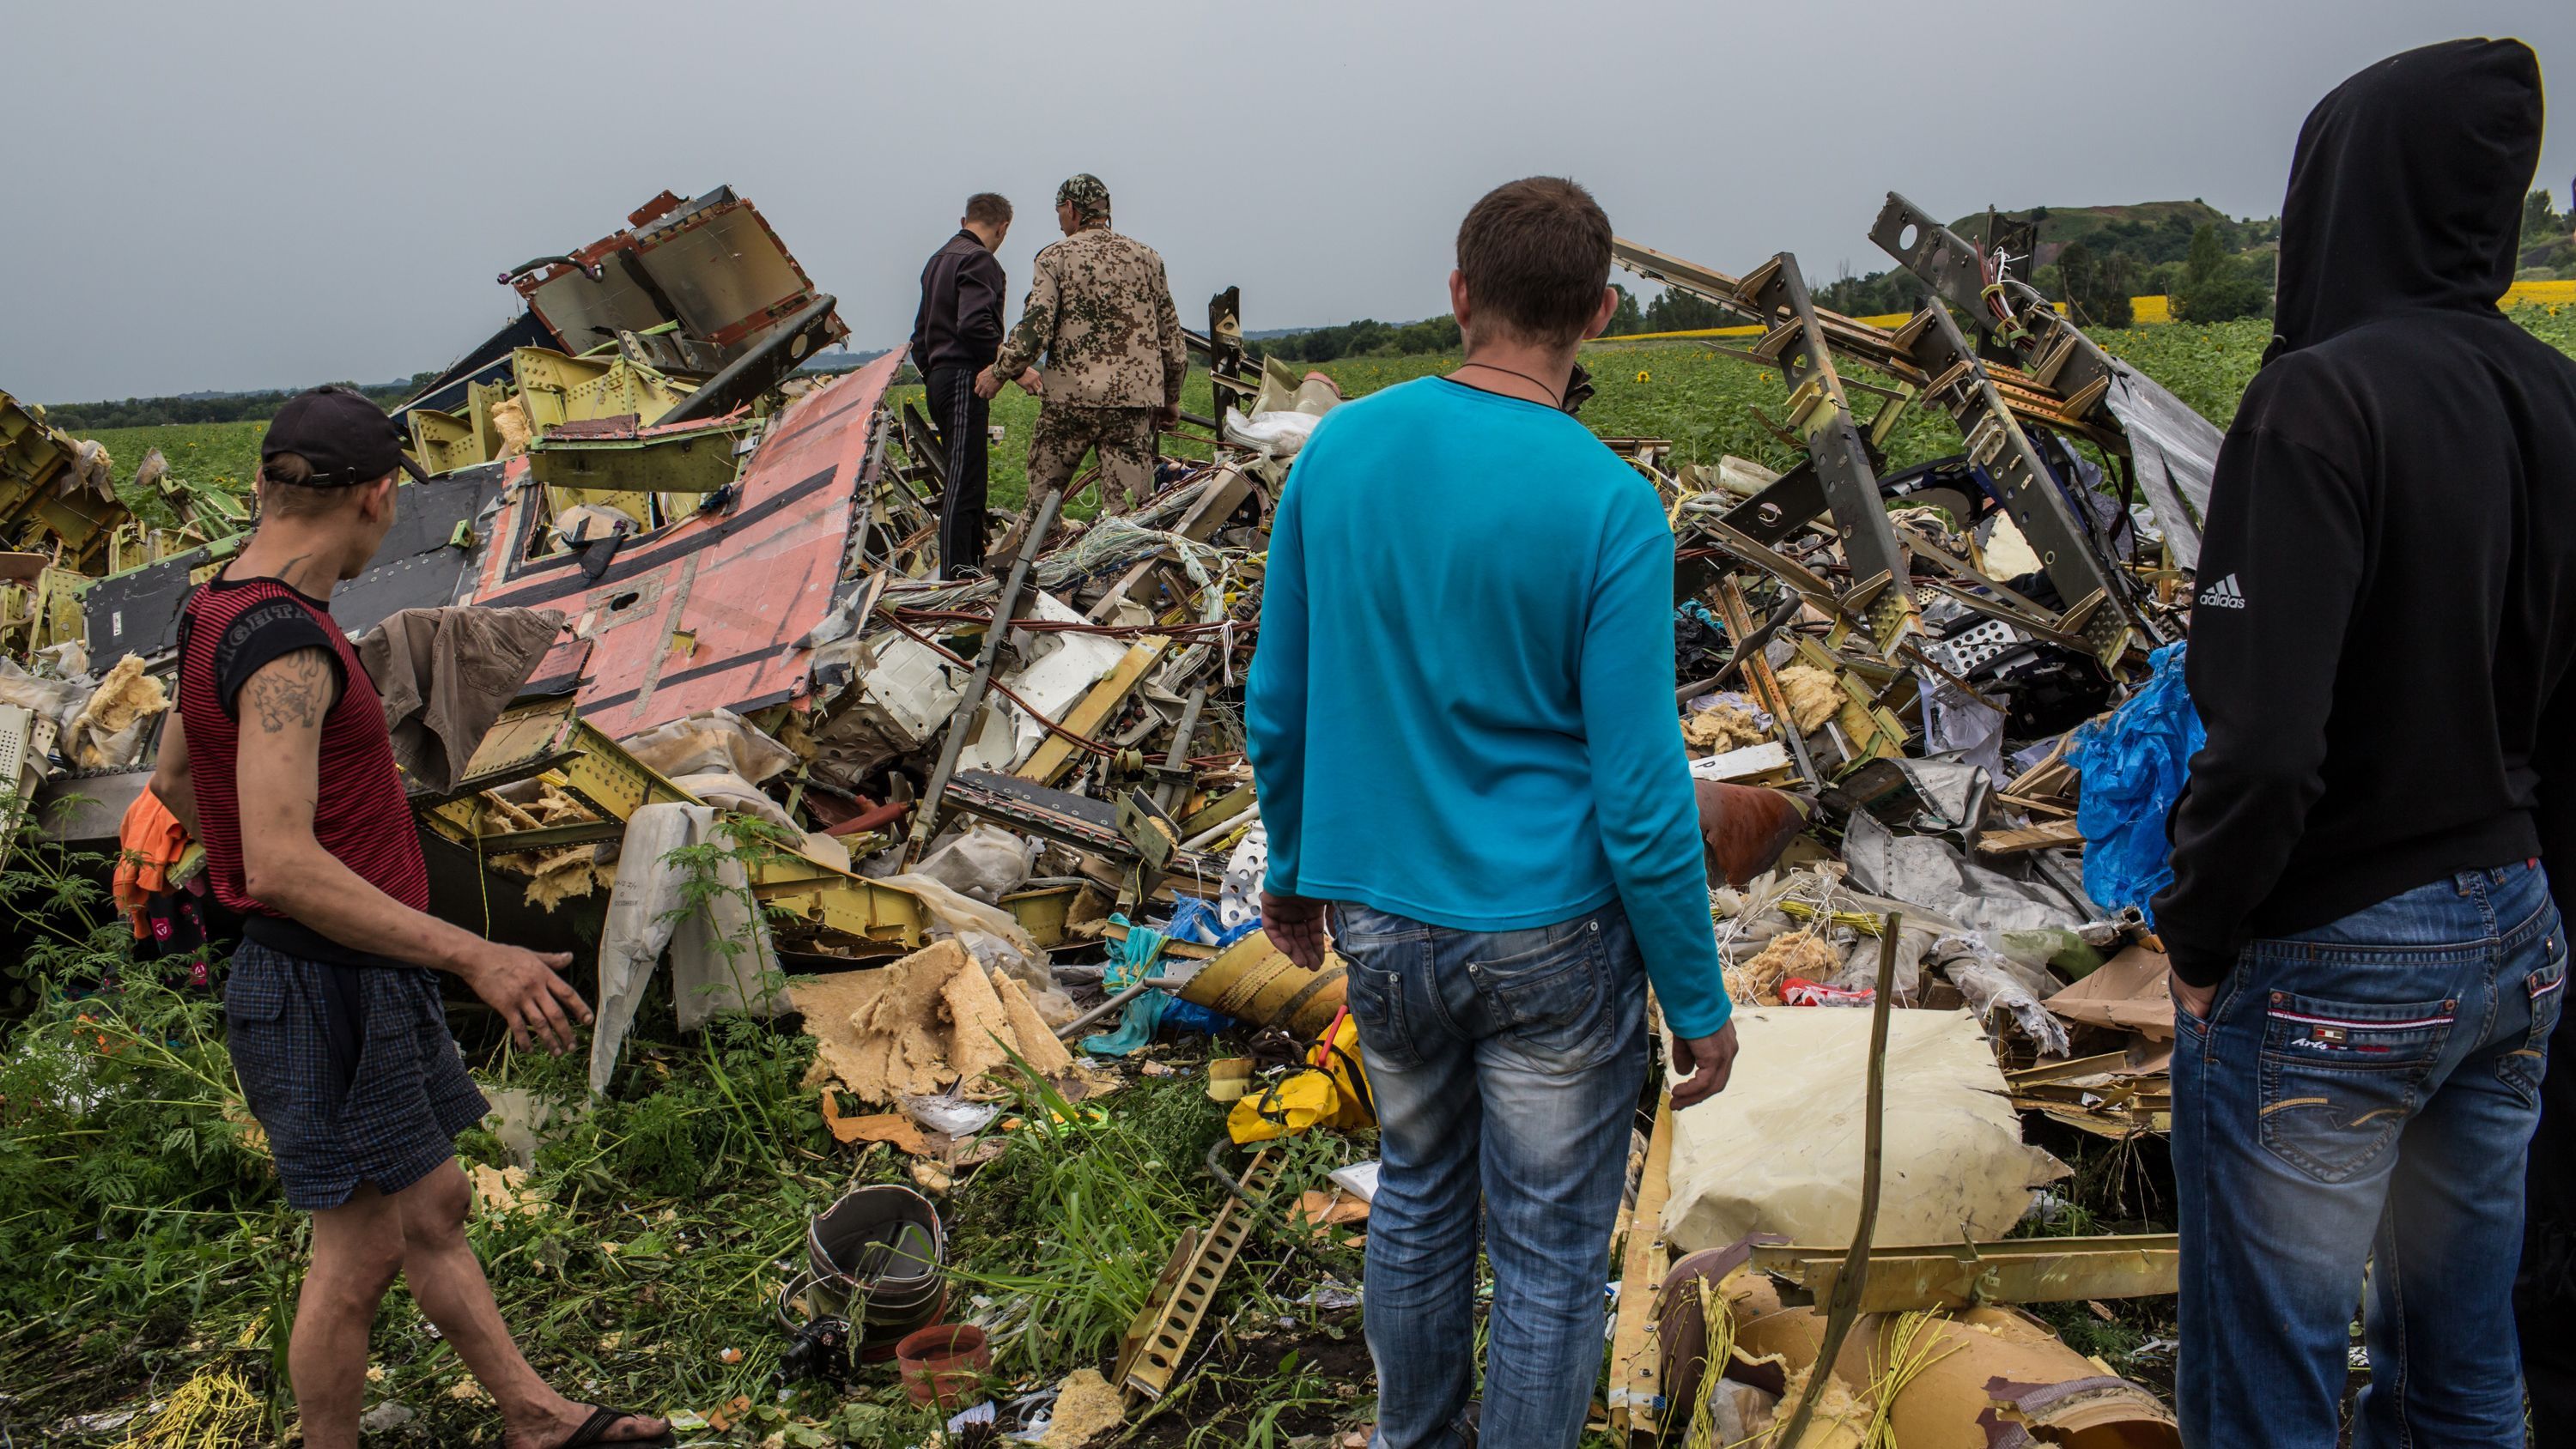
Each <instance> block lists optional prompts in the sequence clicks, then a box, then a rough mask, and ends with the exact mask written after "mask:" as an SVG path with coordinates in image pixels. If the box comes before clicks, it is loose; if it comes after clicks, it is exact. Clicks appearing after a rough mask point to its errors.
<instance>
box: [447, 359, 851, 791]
mask: <svg viewBox="0 0 2576 1449" xmlns="http://www.w3.org/2000/svg"><path fill="white" fill-rule="evenodd" d="M900 361H901V358H900V356H899V355H897V354H893V353H889V354H888V355H886V356H884V357H881V358H879V359H877V360H876V361H875V362H872V363H870V364H868V365H867V366H866V367H863V368H860V369H859V370H858V371H856V372H853V373H850V374H848V375H847V376H844V377H842V378H841V379H840V380H839V381H837V382H834V383H832V384H830V385H829V386H826V387H823V388H820V389H818V390H816V391H815V392H813V393H812V394H810V395H808V396H807V397H805V398H804V399H802V400H801V401H799V402H797V403H796V404H794V405H793V406H792V407H790V408H789V409H788V410H787V412H786V413H785V414H784V415H783V416H781V417H780V418H779V420H778V421H777V422H776V423H775V424H774V425H773V426H772V427H771V429H770V433H769V436H768V437H767V438H766V439H764V440H763V441H762V443H761V445H760V448H759V450H758V451H757V452H755V453H754V454H753V455H752V457H751V460H750V462H749V464H748V465H746V467H745V468H744V470H743V474H742V478H741V482H740V484H739V488H740V492H739V494H738V496H737V497H736V498H735V499H734V501H733V503H732V504H731V506H730V507H728V508H726V509H725V510H724V511H723V512H721V513H714V514H700V515H698V516H697V517H694V518H691V519H689V520H687V521H685V522H682V523H678V524H673V525H671V526H669V527H667V528H663V529H661V530H659V531H657V532H654V533H651V534H647V535H643V536H641V537H637V538H630V539H625V540H623V541H621V542H620V543H619V544H618V545H617V549H618V551H617V553H616V554H615V555H614V556H613V557H612V558H611V559H610V561H609V562H608V564H607V566H606V567H605V568H604V569H602V570H600V572H599V575H598V577H597V578H596V579H594V578H592V577H591V576H590V575H589V574H588V573H587V572H586V571H585V568H584V564H585V559H584V558H583V557H582V556H581V555H578V554H549V555H543V556H539V557H530V556H529V555H530V551H531V548H532V546H534V545H535V544H536V542H537V530H539V529H540V528H541V527H542V524H541V523H540V521H539V519H538V513H539V509H538V508H537V491H538V490H537V487H536V485H535V483H534V480H533V479H531V478H530V477H529V475H528V471H527V463H526V460H524V459H514V460H513V461H512V462H511V463H510V465H509V467H510V469H511V477H512V481H513V484H514V486H513V488H512V489H511V491H510V493H509V494H508V496H507V497H506V498H505V500H504V501H503V502H502V504H501V506H500V508H499V509H498V510H497V511H496V512H495V513H494V515H493V517H492V519H491V521H490V527H489V528H488V529H487V530H486V542H485V544H484V551H483V557H482V558H481V560H480V561H479V565H478V568H477V571H476V574H475V576H474V578H473V579H472V580H471V581H470V583H469V586H468V590H467V592H466V594H465V596H464V597H463V598H462V599H461V600H460V602H464V603H474V604H489V605H496V606H518V607H527V608H553V609H561V610H563V611H564V613H565V615H566V616H567V618H568V619H569V620H570V623H569V624H568V626H567V627H568V629H569V630H570V632H571V634H572V636H573V637H572V638H571V639H570V640H568V641H567V642H566V643H564V644H561V645H558V646H557V647H556V650H555V652H554V653H553V654H551V655H549V656H548V658H547V660H546V662H544V663H542V664H540V665H539V666H538V669H537V673H538V675H539V676H540V677H547V676H554V675H559V674H561V673H564V672H566V671H567V670H568V669H575V668H577V669H579V670H580V671H581V682H580V686H579V688H578V690H577V692H576V700H577V703H578V704H579V707H580V709H581V713H582V716H583V718H585V719H587V720H588V721H589V722H590V723H592V724H593V725H596V726H597V727H598V728H599V729H600V730H601V731H602V732H603V733H605V734H607V735H608V736H609V737H610V738H612V739H623V738H625V737H626V736H628V735H631V734H634V733H636V732H637V731H639V730H645V729H650V728H652V727H653V726H655V725H657V724H662V723H664V722H666V721H669V720H674V719H678V718H681V717H682V716H685V715H690V714H696V713H698V712H700V711H703V710H709V709H715V708H718V707H723V708H727V709H733V710H737V711H749V710H754V709H761V708H765V707H767V706H769V705H772V704H776V703H779V702H781V701H783V700H786V699H788V698H790V697H791V696H793V695H795V694H797V693H799V692H801V691H802V690H804V689H805V688H806V675H807V670H808V663H809V658H810V656H809V654H808V652H807V651H806V650H804V649H803V648H801V647H799V641H801V640H802V639H803V638H804V636H805V634H806V633H807V632H808V631H809V630H811V629H813V628H814V627H815V626H816V625H817V624H820V623H821V622H822V621H823V618H824V616H825V614H827V613H828V612H829V611H830V608H831V603H832V592H833V589H834V587H835V585H836V584H838V582H839V580H840V573H841V565H842V560H843V558H844V556H845V553H846V550H847V547H848V543H849V533H850V526H851V521H852V519H853V517H854V516H855V512H856V506H857V501H858V499H859V498H860V497H862V496H863V493H864V490H866V489H868V488H870V487H872V486H874V477H875V474H876V472H877V471H878V470H879V468H881V466H882V454H881V453H880V452H879V451H878V450H877V449H876V448H875V447H874V439H873V437H872V436H871V429H872V424H873V422H874V420H875V417H876V413H877V404H878V403H879V401H881V400H882V399H883V397H884V396H885V390H886V387H887V385H888V384H889V383H890V382H891V381H892V380H893V378H894V371H895V367H896V365H897V364H898V363H899V362H900ZM606 546H608V545H604V544H599V545H593V547H594V548H598V547H606ZM584 650H586V651H587V656H588V657H587V660H586V662H584V661H582V660H581V659H580V658H579V657H578V656H579V655H580V654H581V653H582V651H584Z"/></svg>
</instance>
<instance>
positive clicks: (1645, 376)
mask: <svg viewBox="0 0 2576 1449" xmlns="http://www.w3.org/2000/svg"><path fill="white" fill-rule="evenodd" d="M1652 380H1653V374H1651V373H1647V372H1642V371H1641V372H1639V373H1638V374H1637V381H1639V382H1649V381H1652Z"/></svg>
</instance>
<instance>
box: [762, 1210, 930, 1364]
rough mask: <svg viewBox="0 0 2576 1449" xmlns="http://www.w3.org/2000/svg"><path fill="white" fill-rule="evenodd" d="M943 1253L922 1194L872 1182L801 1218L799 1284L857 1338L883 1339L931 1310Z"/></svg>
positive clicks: (871, 1342)
mask: <svg viewBox="0 0 2576 1449" xmlns="http://www.w3.org/2000/svg"><path fill="white" fill-rule="evenodd" d="M947 1257H948V1238H947V1229H946V1228H945V1227H944V1226H943V1225H942V1224H941V1223H940V1221H939V1210H938V1209H937V1208H935V1207H933V1206H931V1203H930V1199H928V1198H926V1197H923V1196H922V1195H921V1194H920V1193H917V1192H915V1191H913V1190H912V1189H911V1188H908V1187H903V1186H899V1185H897V1184H894V1183H877V1184H874V1185H872V1186H868V1187H862V1188H859V1189H857V1190H856V1191H854V1192H852V1193H850V1194H849V1195H848V1196H846V1197H844V1198H842V1199H841V1200H840V1201H839V1202H836V1203H834V1204H832V1206H831V1207H830V1208H828V1209H826V1210H825V1211H824V1212H823V1213H822V1214H821V1215H820V1216H818V1217H816V1218H815V1219H814V1221H813V1222H812V1223H811V1224H810V1225H808V1226H807V1228H806V1230H805V1274H804V1278H803V1281H804V1284H805V1292H806V1295H807V1299H808V1301H809V1302H810V1303H811V1304H812V1306H813V1308H814V1311H815V1312H816V1313H817V1314H821V1315H829V1316H832V1317H841V1318H848V1319H850V1320H851V1323H852V1327H853V1328H855V1329H856V1330H857V1332H858V1335H859V1341H860V1343H861V1345H862V1346H875V1345H880V1344H890V1343H892V1342H894V1341H895V1340H896V1339H899V1338H901V1337H903V1336H904V1335H905V1334H908V1333H910V1332H912V1331H913V1330H914V1329H917V1328H920V1327H922V1326H924V1325H925V1324H928V1323H930V1322H932V1321H933V1320H935V1319H936V1318H938V1316H939V1311H940V1309H941V1308H942V1307H943V1306H944V1305H945V1304H946V1301H947V1293H946V1291H945V1286H946V1276H947V1267H946V1264H947ZM790 1286H791V1287H792V1286H794V1285H790Z"/></svg>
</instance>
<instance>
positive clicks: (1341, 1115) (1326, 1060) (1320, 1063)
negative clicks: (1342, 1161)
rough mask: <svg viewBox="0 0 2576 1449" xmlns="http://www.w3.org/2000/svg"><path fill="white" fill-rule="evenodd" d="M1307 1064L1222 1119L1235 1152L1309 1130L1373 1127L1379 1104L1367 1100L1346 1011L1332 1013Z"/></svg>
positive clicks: (1356, 1035)
mask: <svg viewBox="0 0 2576 1449" xmlns="http://www.w3.org/2000/svg"><path fill="white" fill-rule="evenodd" d="M1306 1060H1307V1061H1309V1062H1311V1063H1313V1065H1312V1066H1310V1067H1308V1068H1307V1069H1306V1070H1305V1071H1302V1072H1297V1073H1294V1074H1293V1075H1290V1076H1287V1077H1283V1078H1281V1079H1280V1080H1278V1081H1276V1082H1273V1083H1271V1084H1270V1085H1269V1086H1267V1087H1265V1088H1263V1089H1262V1090H1260V1091H1258V1092H1255V1093H1253V1094H1252V1095H1250V1096H1247V1097H1245V1098H1243V1099H1242V1100H1240V1101H1238V1102H1236V1103H1235V1104H1234V1106H1233V1108H1232V1110H1230V1111H1228V1112H1227V1113H1226V1119H1225V1130H1226V1132H1227V1134H1228V1135H1230V1136H1231V1137H1233V1138H1234V1140H1235V1144H1236V1145H1237V1146H1243V1145H1245V1144H1249V1143H1254V1142H1268V1141H1270V1140H1271V1139H1273V1138H1277V1137H1287V1136H1290V1135H1293V1134H1295V1133H1299V1132H1303V1131H1305V1130H1307V1129H1308V1128H1310V1127H1336V1128H1343V1129H1348V1128H1353V1127H1374V1126H1376V1125H1377V1099H1376V1098H1374V1097H1372V1096H1370V1095H1369V1084H1368V1067H1367V1066H1366V1064H1364V1063H1363V1062H1362V1061H1361V1060H1360V1028H1359V1023H1357V1022H1355V1021H1353V1020H1351V1014H1350V1011H1349V1010H1348V1009H1347V1008H1345V1009H1344V1010H1341V1011H1338V1012H1335V1013H1334V1015H1333V1021H1332V1025H1330V1026H1328V1027H1326V1028H1325V1029H1324V1034H1323V1035H1322V1036H1321V1037H1319V1038H1317V1039H1316V1042H1315V1045H1314V1046H1313V1047H1312V1048H1310V1049H1309V1050H1308V1051H1307V1053H1306Z"/></svg>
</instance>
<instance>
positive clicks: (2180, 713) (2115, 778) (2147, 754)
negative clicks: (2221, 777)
mask: <svg viewBox="0 0 2576 1449" xmlns="http://www.w3.org/2000/svg"><path fill="white" fill-rule="evenodd" d="M2185 647H2187V646H2185V645H2182V644H2168V645H2166V646H2165V647H2164V648H2162V649H2159V650H2157V651H2156V652H2155V653H2153V654H2151V655H2149V656H2147V662H2148V663H2149V664H2150V665H2152V666H2153V667H2154V669H2155V673H2154V675H2153V677H2151V678H2150V679H2148V681H2147V683H2146V686H2145V687H2144V688H2142V689H2140V690H2139V691H2138V692H2137V693H2136V694H2133V695H2131V696H2130V697H2129V700H2128V702H2127V703H2126V704H2123V705H2121V706H2120V707H2119V708H2118V709H2117V710H2115V711H2113V712H2112V714H2111V717H2110V718H2109V719H2107V720H2103V721H2101V722H2099V723H2096V724H2088V725H2085V726H2084V727H2083V728H2081V729H2079V730H2077V731H2076V732H2075V739H2074V741H2073V743H2071V744H2069V745H2068V746H2067V750H2066V758H2067V761H2068V763H2070V764H2072V765H2073V766H2074V767H2075V768H2076V769H2077V770H2078V771H2080V772H2082V774H2083V776H2084V797H2083V799H2082V801H2081V802H2080V803H2079V804H2078V805H2077V807H2076V811H2075V824H2076V827H2077V828H2078V829H2080V830H2082V831H2083V832H2084V893H2085V894H2086V895H2089V896H2091V897H2092V898H2093V899H2094V900H2095V901H2097V902H2099V903H2100V904H2101V905H2102V906H2104V907H2106V908H2108V909H2110V910H2118V909H2120V908H2121V907H2123V906H2135V907H2137V908H2138V909H2139V910H2140V911H2142V912H2144V913H2145V914H2146V917H2147V924H2149V925H2154V924H2155V908H2154V906H2152V905H2150V904H2149V902H2151V901H2152V900H2154V898H2155V894H2156V892H2158V891H2160V890H2163V889H2164V888H2165V887H2166V886H2168V885H2171V884H2172V883H2173V861H2172V859H2171V855H2172V847H2171V846H2169V845H2168V844H2167V843H2166V841H2165V813H2166V812H2167V811H2169V810H2171V809H2173V803H2174V801H2176V800H2178V799H2180V798H2181V797H2182V787H2183V782H2184V781H2185V780H2187V779H2189V778H2190V775H2191V757H2192V756H2193V755H2194V754H2197V753H2198V752H2199V750H2200V747H2201V745H2202V743H2203V742H2205V741H2206V740H2207V739H2208V738H2209V732H2208V731H2207V730H2205V729H2203V728H2202V727H2201V723H2200V711H2198V710H2196V709H2194V708H2192V704H2191V694H2190V692H2189V691H2188V690H2187V689H2185V688H2184V686H2183V679H2182V661H2183V650H2184V648H2185Z"/></svg>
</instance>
